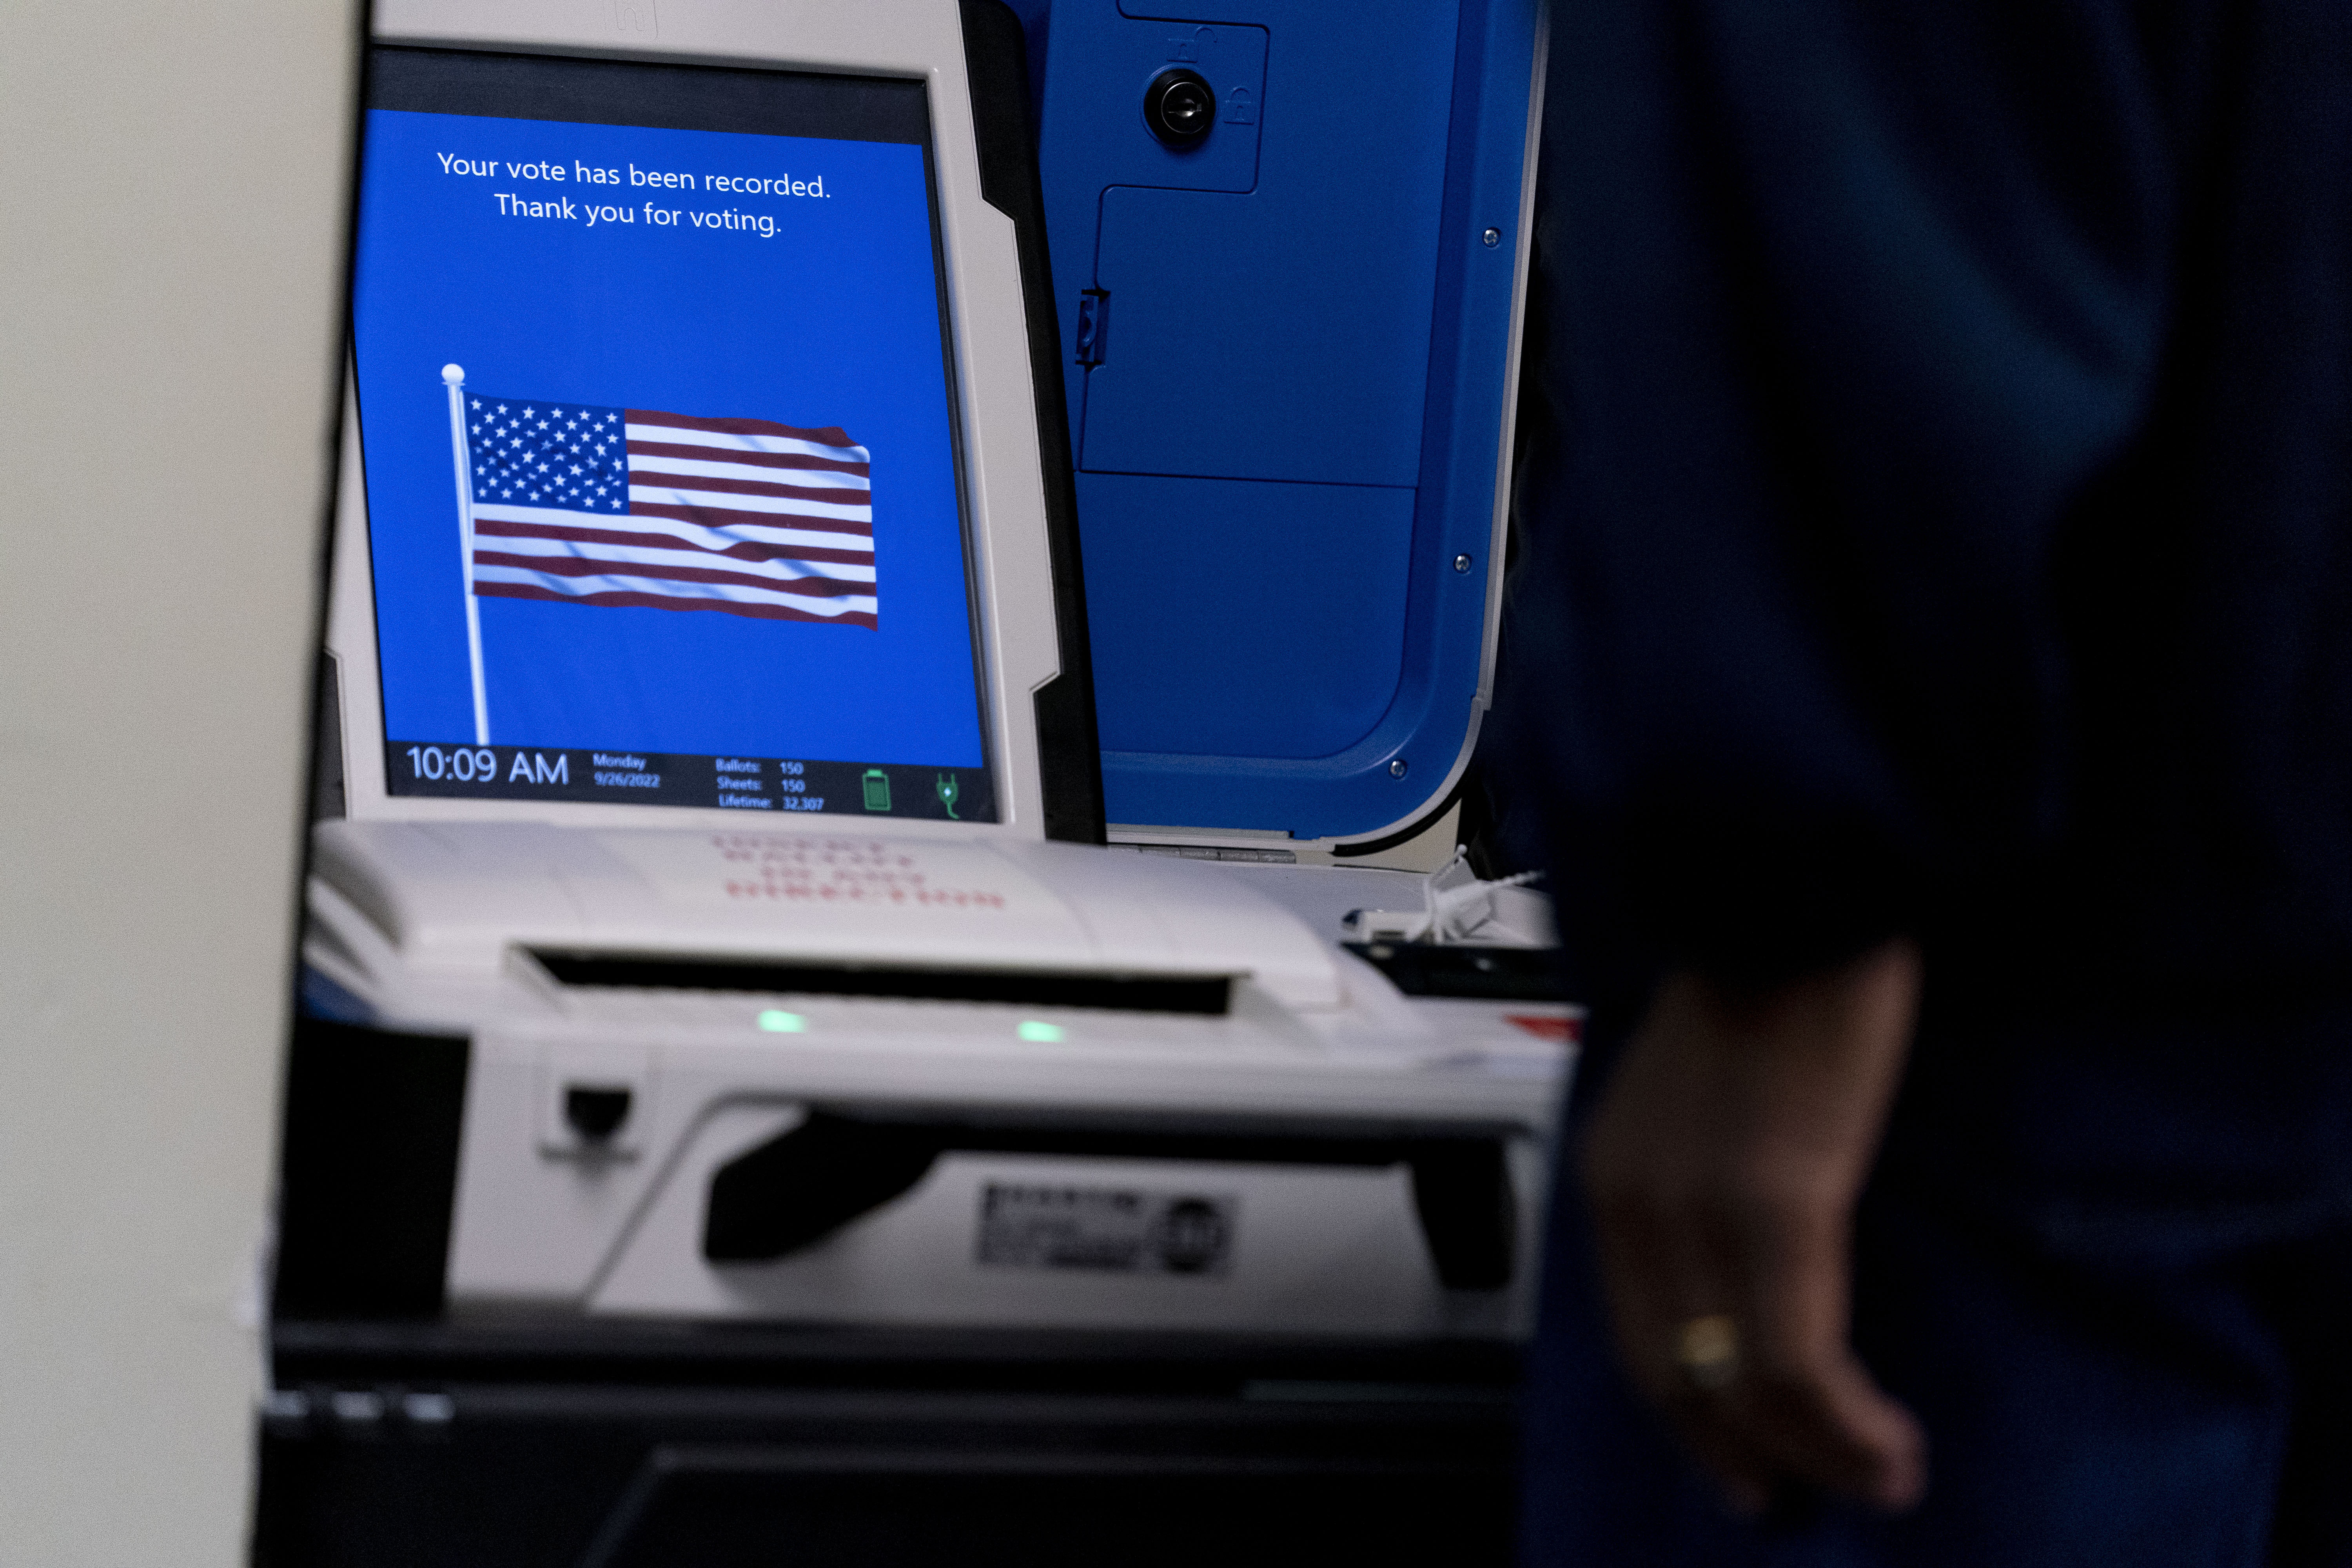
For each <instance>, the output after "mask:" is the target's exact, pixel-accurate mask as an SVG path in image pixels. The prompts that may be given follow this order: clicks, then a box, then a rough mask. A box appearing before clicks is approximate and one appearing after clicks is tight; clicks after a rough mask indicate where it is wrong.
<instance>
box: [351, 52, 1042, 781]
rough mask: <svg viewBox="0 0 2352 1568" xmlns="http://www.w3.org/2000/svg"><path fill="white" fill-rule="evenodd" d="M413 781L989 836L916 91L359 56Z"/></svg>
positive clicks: (540, 61) (631, 68) (381, 404)
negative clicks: (845, 818) (366, 61)
mask: <svg viewBox="0 0 2352 1568" xmlns="http://www.w3.org/2000/svg"><path fill="white" fill-rule="evenodd" d="M364 148H365V153H364V163H363V168H362V179H361V188H360V189H361V194H360V211H359V233H358V247H357V262H356V269H355V273H354V277H353V285H352V332H353V353H354V357H355V360H356V364H357V376H358V395H359V416H360V434H361V446H362V461H363V463H364V467H365V477H366V487H367V501H368V537H369V545H370V549H371V552H372V557H373V568H374V589H375V618H376V638H377V655H378V668H379V669H380V671H381V673H382V677H383V719H384V739H385V750H384V763H385V773H386V775H387V776H386V779H385V786H386V788H387V790H388V791H389V792H390V793H391V794H393V795H463V796H471V797H478V798H488V799H501V798H504V799H531V800H576V801H602V802H620V803H624V804H639V805H674V806H702V807H714V806H716V807H728V808H733V809H739V810H744V811H761V812H769V813H780V812H824V813H831V814H841V813H846V814H849V815H852V816H860V817H871V816H882V815H886V814H887V815H890V816H924V817H933V818H953V819H956V820H961V821H993V820H995V819H996V815H997V814H996V805H995V801H994V795H993V786H992V773H991V770H990V768H989V766H988V762H989V758H988V755H987V739H986V725H985V723H984V721H983V711H982V703H981V700H980V685H979V679H978V671H979V666H978V660H977V658H976V655H975V651H974V647H975V645H974V633H973V618H972V606H971V597H970V592H969V586H968V574H967V569H966V558H965V533H964V521H963V506H962V500H961V471H960V464H959V461H958V452H957V431H956V424H955V416H954V399H953V396H952V389H951V386H950V361H949V357H948V333H947V326H946V304H945V300H946V296H945V292H944V289H943V280H942V276H941V271H942V268H941V262H940V246H939V239H938V221H937V214H936V211H935V207H934V202H933V196H932V184H931V170H930V160H931V150H930V142H929V110H928V106H927V103H926V100H925V95H924V91H923V88H922V86H921V84H919V83H917V82H908V81H890V80H878V79H864V78H847V77H827V76H817V75H807V74H799V73H791V72H776V71H751V70H730V69H716V68H700V67H683V66H656V65H646V64H629V63H622V62H612V61H592V60H557V59H547V58H530V57H520V56H499V55H486V54H474V53H466V52H457V51H449V50H434V49H405V48H389V47H387V48H378V49H376V50H374V51H373V53H372V56H371V59H370V68H369V85H368V91H367V110H366V131H365V142H364Z"/></svg>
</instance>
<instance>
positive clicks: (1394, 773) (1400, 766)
mask: <svg viewBox="0 0 2352 1568" xmlns="http://www.w3.org/2000/svg"><path fill="white" fill-rule="evenodd" d="M1389 777H1391V778H1392V779H1401V778H1402V777H1404V759H1403V758H1402V757H1399V758H1398V759H1397V760H1396V761H1394V762H1392V763H1390V764H1389Z"/></svg>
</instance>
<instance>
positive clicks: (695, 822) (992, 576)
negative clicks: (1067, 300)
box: [327, 0, 1059, 841]
mask: <svg viewBox="0 0 2352 1568" xmlns="http://www.w3.org/2000/svg"><path fill="white" fill-rule="evenodd" d="M373 41H374V42H375V43H379V44H400V45H413V46H422V47H434V46H439V47H452V48H467V49H480V50H491V51H499V52H509V53H519V54H533V55H550V56H570V57H575V58H577V57H588V58H603V59H617V60H634V61H646V62H650V63H656V64H664V65H711V66H730V67H736V68H754V69H781V70H795V71H818V72H830V73H838V74H846V75H857V76H884V77H898V78H900V79H913V80H919V81H921V82H922V83H923V84H924V86H925V88H926V89H927V92H928V94H929V108H930V116H931V142H932V166H933V171H934V176H933V177H934V179H935V181H936V186H937V196H938V202H939V217H940V250H941V253H942V255H943V257H944V258H945V263H946V272H947V277H946V288H947V298H948V318H949V324H950V339H951V342H950V356H951V363H953V365H954V370H955V389H954V390H955V395H956V399H957V404H958V413H959V416H960V419H961V435H962V447H963V450H962V459H963V470H964V471H963V476H962V477H963V481H964V504H965V521H966V548H967V550H968V552H969V554H970V560H969V582H970V584H971V595H972V601H973V602H972V616H973V625H974V628H975V638H974V641H975V648H976V652H977V655H978V658H979V663H980V693H981V700H982V725H983V727H984V729H985V731H986V732H987V734H988V737H989V742H990V747H989V749H990V753H991V754H990V759H989V761H990V766H991V768H992V770H993V773H994V780H993V782H994V784H995V789H996V798H997V807H998V813H999V816H1000V820H999V821H997V822H995V823H970V824H958V823H948V822H931V821H923V820H919V819H913V818H902V817H887V816H861V815H858V814H854V813H852V814H844V813H824V814H819V815H813V816H805V817H798V818H793V819H790V820H787V821H780V820H778V819H777V818H775V817H774V816H770V815H768V814H751V813H747V812H743V811H738V810H727V809H721V808H717V807H709V808H706V807H698V806H674V805H619V804H605V803H603V802H575V801H520V800H485V799H473V798H446V797H433V796H417V795H392V794H390V793H388V792H387V791H386V789H385V787H384V783H385V776H386V775H385V763H386V760H387V759H386V757H385V754H384V752H385V744H384V731H383V688H382V684H381V682H382V673H381V669H380V667H379V665H378V663H377V656H376V637H375V595H374V582H373V566H372V557H371V554H370V552H369V547H368V531H367V499H366V487H365V484H364V481H363V469H362V453H361V449H360V434H359V423H358V416H357V397H356V393H355V390H354V388H353V386H352V381H351V375H350V371H349V368H348V367H346V372H345V386H344V396H343V417H342V433H341V479H340V483H339V486H338V490H337V496H336V506H335V521H334V562H333V568H332V577H331V596H330V604H329V613H328V628H327V646H328V650H329V652H330V653H331V655H332V656H333V663H334V670H335V677H336V681H337V695H338V698H339V704H338V711H339V713H340V717H341V725H340V728H341V743H342V761H343V770H342V771H343V787H344V809H345V812H346V814H347V815H349V816H352V817H354V818H360V819H365V820H374V821H411V822H484V821H507V822H547V823H556V824H562V825H565V826H583V827H586V826H604V827H611V826H629V827H677V828H692V829H706V828H709V827H724V828H726V829H729V830H730V831H739V832H740V831H751V830H758V829H763V828H764V829H768V830H776V829H781V828H786V827H789V828H792V829H794V830H797V831H802V832H820V833H821V832H856V833H860V834H871V833H882V834H885V835H888V836H893V837H897V836H908V837H949V838H956V839H960V840H965V841H969V840H971V839H972V838H974V837H986V836H1011V837H1022V838H1032V839H1034V838H1042V837H1044V834H1045V828H1044V821H1045V815H1044V802H1043V793H1042V784H1041V778H1040V773H1041V770H1040V765H1039V760H1038V753H1037V733H1036V721H1035V709H1034V702H1033V700H1032V696H1033V694H1034V692H1035V691H1036V689H1038V688H1039V687H1041V686H1043V685H1044V684H1045V682H1047V681H1049V680H1051V679H1053V678H1054V677H1055V674H1056V673H1057V672H1058V668H1059V649H1058V645H1057V641H1056V637H1055V611H1054V598H1053V576H1052V563H1051V557H1050V554H1049V552H1048V548H1047V541H1046V526H1045V487H1044V480H1043V476H1042V473H1041V471H1040V468H1039V463H1040V456H1039V450H1038V441H1037V425H1036V404H1035V396H1034V387H1033V385H1032V383H1031V377H1030V369H1029V357H1028V334H1027V318H1026V312H1025V309H1024V301H1023V296H1022V289H1021V271H1020V263H1019V258H1018V255H1017V253H1016V250H1015V247H1014V235H1013V220H1012V219H1011V218H1009V217H1007V216H1005V215H1004V214H1003V213H1001V212H999V211H997V210H996V209H995V208H994V207H992V206H990V205H988V204H987V202H986V201H985V199H984V198H983V197H982V195H981V187H980V154H979V148H978V145H977V143H976V142H975V140H974V132H973V121H972V113H971V96H970V93H971V89H970V85H969V81H968V79H967V77H966V74H965V69H964V55H963V34H962V26H961V17H960V14H959V9H958V7H957V5H955V3H954V0H894V3H893V4H892V5H889V6H887V8H886V7H880V6H843V5H839V4H837V0H835V3H829V4H819V3H813V0H771V3H768V4H763V5H746V4H736V3H730V0H660V4H659V6H658V11H657V12H656V6H655V5H654V4H652V3H651V0H635V3H632V4H628V5H616V4H614V0H504V3H499V0H491V3H482V0H380V3H379V4H378V5H376V7H375V17H374V25H373Z"/></svg>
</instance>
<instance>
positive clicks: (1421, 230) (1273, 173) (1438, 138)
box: [1027, 0, 1539, 856]
mask: <svg viewBox="0 0 2352 1568" xmlns="http://www.w3.org/2000/svg"><path fill="white" fill-rule="evenodd" d="M1027 9H1028V11H1029V13H1030V14H1029V16H1028V17H1027V20H1028V21H1029V24H1030V26H1029V29H1028V31H1029V47H1030V53H1031V74H1032V77H1033V79H1035V80H1037V81H1039V82H1040V83H1041V85H1042V89H1043V90H1042V100H1041V106H1040V115H1039V121H1040V144H1039V164H1040V172H1041V174H1042V178H1043V180H1044V186H1045V216H1046V229H1047V234H1048V237H1049V240H1050V244H1051V249H1052V256H1053V266H1054V279H1055V291H1056V296H1057V298H1056V306H1057V310H1058V314H1059V319H1060V323H1061V331H1062V338H1063V347H1064V351H1065V363H1066V392H1067V397H1068V405H1069V422H1070V437H1071V447H1072V450H1073V453H1074V457H1075V461H1076V469H1077V476H1076V489H1077V500H1078V511H1079V520H1080V530H1081V535H1082V538H1083V541H1084V551H1085V563H1086V577H1087V617H1088V624H1089V627H1090V631H1091V636H1092V640H1093V650H1094V665H1095V689H1096V701H1097V716H1098V721H1099V724H1100V727H1101V736H1102V745H1103V786H1104V793H1105V799H1106V808H1107V813H1108V818H1109V820H1110V822H1111V823H1112V824H1113V825H1114V826H1113V831H1112V837H1113V838H1114V839H1115V840H1117V839H1121V838H1124V839H1127V840H1129V841H1144V842H1149V841H1152V840H1154V839H1161V838H1167V837H1174V836H1172V835H1170V834H1168V833H1166V832H1165V831H1162V830H1165V829H1169V828H1184V829H1190V830H1192V831H1191V833H1190V834H1188V835H1186V836H1185V837H1191V838H1193V839H1200V840H1205V841H1216V840H1219V839H1220V838H1222V839H1223V840H1225V841H1229V842H1234V843H1263V842H1265V837H1266V836H1268V835H1278V836H1280V837H1284V838H1286V839H1287V840H1289V841H1291V843H1292V844H1293V845H1294V846H1296V847H1298V848H1300V849H1303V850H1306V851H1307V853H1308V855H1309V856H1312V855H1314V854H1316V853H1318V852H1322V853H1337V854H1339V855H1342V856H1345V855H1346V854H1348V853H1349V851H1350V850H1355V851H1359V852H1360V851H1362V850H1364V849H1366V848H1367V847H1371V846H1375V845H1379V844H1381V843H1382V842H1384V841H1390V840H1393V839H1396V838H1398V837H1401V836H1402V835H1405V834H1407V833H1409V832H1410V831H1412V829H1414V828H1415V826H1417V825H1420V824H1423V823H1424V822H1425V821H1426V820H1428V819H1431V818H1433V817H1435V816H1437V815H1438V814H1439V813H1440V812H1441V811H1442V809H1443V808H1444V805H1446V804H1447V802H1448V800H1449V798H1450V797H1451V795H1452V794H1453V792H1454V790H1455V788H1456V787H1457V785H1458V784H1459V781H1460V779H1461V776H1462V773H1463V770H1464V768H1465V765H1466V763H1467V761H1468V757H1469V753H1470V751H1471V748H1472V746H1473V744H1474V743H1475V739H1476V735H1477V731H1478V723H1479V719H1480V716H1481V714H1482V713H1483V711H1484V710H1485V708H1486V702H1487V700H1488V697H1489V693H1490V689H1491V682H1492V676H1493V666H1494V650H1495V631H1496V616H1497V613H1498V611H1499V607H1500V580H1501V565H1502V562H1501V560H1500V555H1501V546H1502V543H1503V540H1504V531H1503V520H1504V513H1505V510H1506V507H1507V500H1508V484H1507V475H1508V466H1509V457H1510V442H1511V423H1512V421H1511V414H1512V408H1513V403H1514V396H1515V381H1516V376H1517V321H1518V316H1519V310H1518V305H1519V301H1520V300H1521V298H1522V296H1523V292H1524V279H1525V276H1526V270H1527V250H1528V245H1527V234H1526V228H1527V215H1528V211H1529V210H1530V205H1531V197H1532V186H1533V177H1532V176H1533V148H1534V142H1533V136H1532V131H1531V126H1532V123H1533V110H1534V107H1535V103H1536V98H1537V93H1538V90H1539V81H1538V66H1539V55H1538V49H1537V47H1536V46H1537V36H1538V27H1539V17H1538V9H1539V7H1538V5H1537V3H1536V0H1463V3H1461V4H1458V5H1442V4H1429V3H1427V0H1281V3H1280V4H1276V3H1274V0H1241V3H1238V4H1234V5H1221V6H1219V7H1217V8H1215V9H1214V10H1213V11H1211V12H1206V13H1203V14H1201V15H1199V16H1191V15H1184V16H1170V15H1167V14H1165V8H1164V7H1160V6H1156V5H1155V6H1147V5H1142V4H1140V3H1139V0H1058V3H1055V4H1052V5H1045V4H1036V3H1033V4H1032V5H1030V6H1028V7H1027ZM1171 82H1173V83H1175V84H1177V85H1178V87H1179V88H1180V89H1181V91H1182V92H1183V93H1184V94H1186V95H1187V104H1188V109H1187V112H1188V114H1189V115H1190V120H1189V121H1188V122H1187V123H1186V124H1184V125H1182V126H1180V127H1174V128H1171V127H1169V126H1166V125H1164V124H1163V125H1160V126H1157V127H1155V125H1154V124H1153V123H1152V121H1151V118H1150V116H1151V106H1150V104H1149V103H1148V102H1147V100H1148V99H1149V98H1150V95H1151V93H1152V92H1153V91H1154V90H1155V89H1159V90H1161V91H1165V90H1167V85H1166V84H1169V83H1171ZM1193 84H1197V86H1195V85H1193ZM1237 835H1240V836H1247V837H1236V836H1237Z"/></svg>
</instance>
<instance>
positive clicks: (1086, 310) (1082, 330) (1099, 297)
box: [1078, 289, 1110, 364]
mask: <svg viewBox="0 0 2352 1568" xmlns="http://www.w3.org/2000/svg"><path fill="white" fill-rule="evenodd" d="M1109 331H1110V295H1109V294H1108V292H1106V291H1105V290H1103V289H1087V290H1086V292H1084V293H1082V294H1080V295H1079V296H1078V363H1080V364H1100V363H1102V362H1103V339H1104V337H1105V336H1106V335H1107V334H1108V332H1109Z"/></svg>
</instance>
